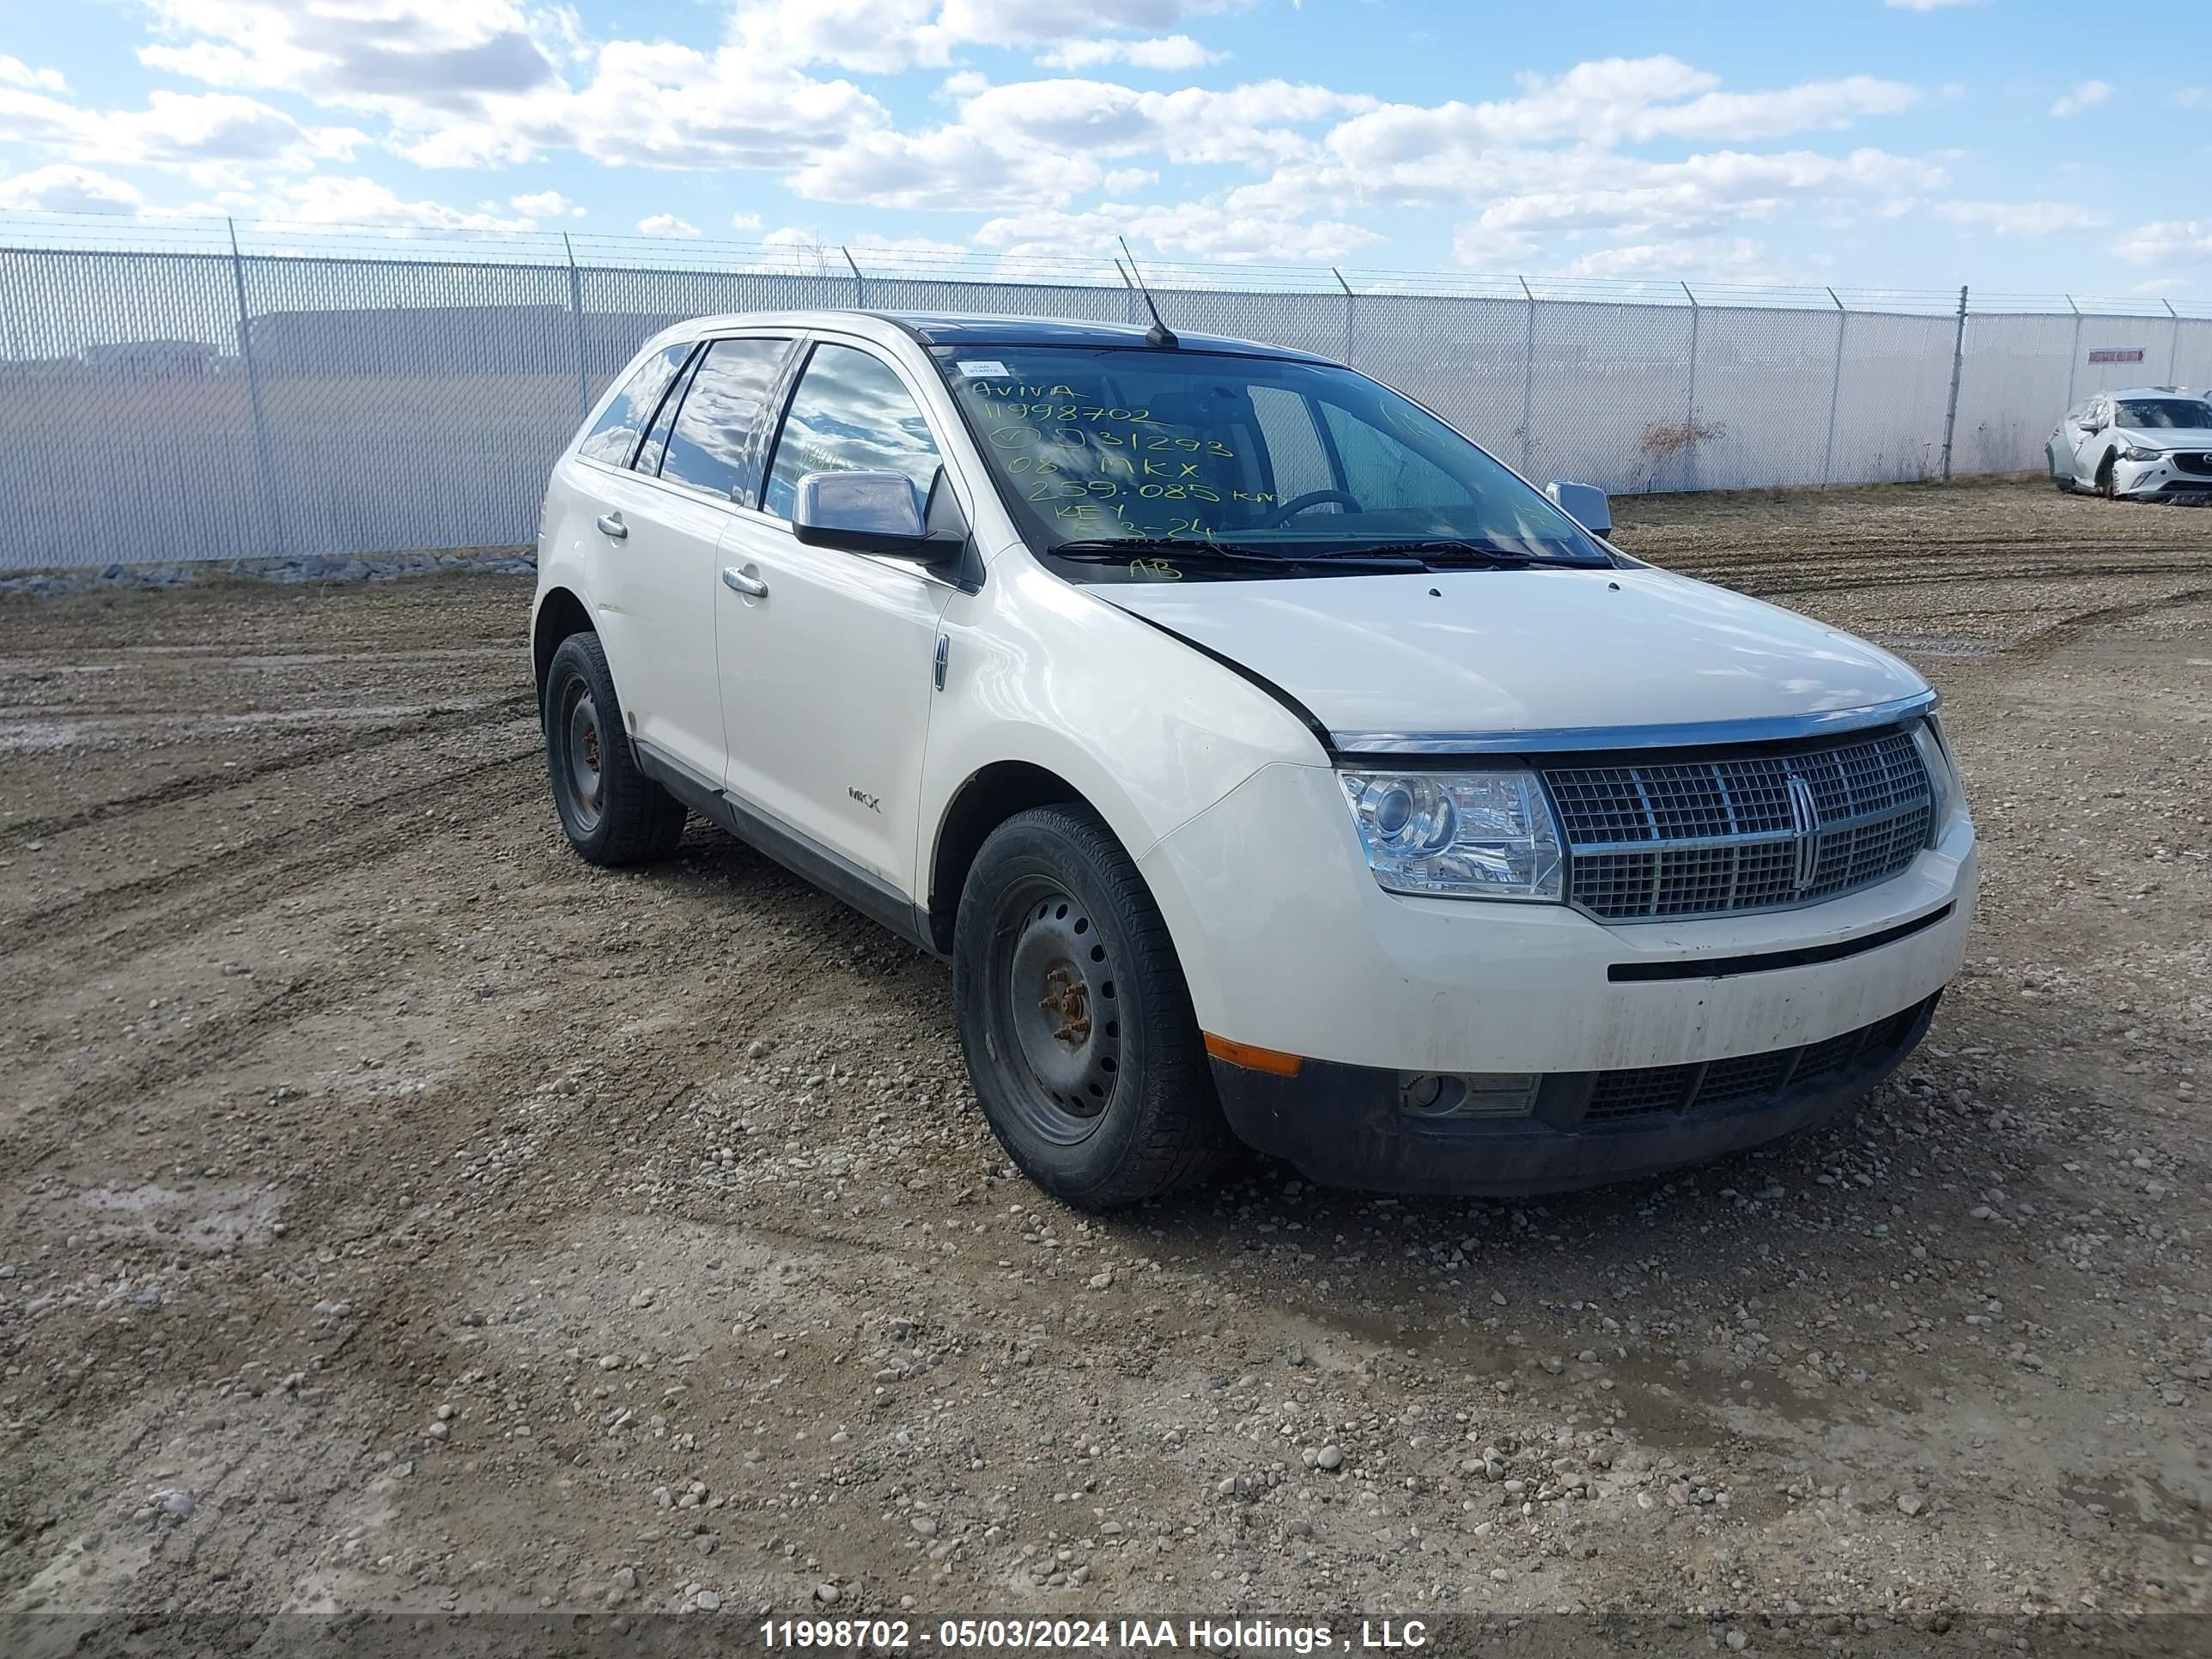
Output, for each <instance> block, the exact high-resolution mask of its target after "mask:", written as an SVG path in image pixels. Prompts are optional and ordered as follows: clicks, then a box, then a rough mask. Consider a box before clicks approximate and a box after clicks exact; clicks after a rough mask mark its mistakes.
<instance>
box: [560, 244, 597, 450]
mask: <svg viewBox="0 0 2212 1659" xmlns="http://www.w3.org/2000/svg"><path fill="white" fill-rule="evenodd" d="M561 246H562V247H563V248H565V249H567V250H568V318H569V320H570V321H571V322H572V323H573V324H574V326H575V334H576V402H577V404H579V405H580V408H579V410H578V411H577V416H576V418H577V419H578V420H581V419H583V417H584V416H586V415H589V414H590V413H591V412H592V360H591V356H590V354H589V353H588V352H586V350H585V349H584V278H583V274H582V273H581V272H580V271H579V270H577V269H576V247H575V244H574V243H573V242H571V241H570V240H568V232H567V231H565V230H564V231H562V233H561Z"/></svg>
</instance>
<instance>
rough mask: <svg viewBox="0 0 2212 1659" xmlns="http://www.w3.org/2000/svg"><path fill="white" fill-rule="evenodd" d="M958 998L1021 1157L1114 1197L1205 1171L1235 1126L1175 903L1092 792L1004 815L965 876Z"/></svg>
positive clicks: (1101, 1198) (982, 1070)
mask: <svg viewBox="0 0 2212 1659" xmlns="http://www.w3.org/2000/svg"><path fill="white" fill-rule="evenodd" d="M952 988H953V1000H954V1001H955V1003H956V1005H957V1010H958V1016H959V1023H960V1042H961V1046H962V1048H963V1049H964V1050H965V1051H966V1054H967V1057H968V1075H969V1079H970V1080H971V1081H973V1083H974V1084H975V1095H976V1098H977V1099H979V1100H980V1101H981V1102H982V1105H983V1115H984V1116H985V1117H986V1118H987V1119H988V1120H989V1121H990V1125H991V1128H992V1132H993V1133H995V1134H996V1135H997V1136H998V1137H999V1144H1000V1146H1004V1147H1005V1148H1006V1155H1007V1156H1008V1157H1009V1158H1012V1160H1013V1161H1014V1164H1015V1166H1016V1167H1017V1168H1018V1169H1019V1170H1021V1171H1022V1173H1023V1174H1024V1175H1026V1176H1028V1177H1029V1178H1030V1180H1031V1181H1033V1182H1036V1184H1037V1185H1038V1186H1040V1187H1042V1188H1044V1189H1045V1190H1046V1191H1047V1192H1048V1193H1051V1194H1054V1196H1055V1197H1057V1198H1060V1199H1064V1200H1066V1201H1067V1202H1068V1203H1070V1204H1076V1205H1080V1206H1084V1207H1085V1208H1086V1209H1107V1208H1110V1207H1112V1206H1115V1205H1119V1204H1133V1203H1135V1202H1137V1201H1138V1200H1141V1199H1146V1198H1153V1197H1157V1196H1158V1195H1159V1194H1162V1193H1165V1192H1168V1191H1170V1190H1171V1189H1172V1188H1176V1187H1180V1186H1184V1185H1187V1184H1188V1183H1191V1182H1196V1181H1198V1180H1200V1179H1202V1178H1203V1177H1204V1176H1206V1175H1207V1174H1208V1173H1210V1172H1211V1171H1212V1169H1213V1168H1214V1167H1215V1165H1216V1164H1217V1163H1218V1160H1219V1158H1220V1156H1221V1153H1222V1152H1223V1151H1224V1149H1225V1146H1227V1144H1228V1140H1229V1132H1228V1127H1227V1125H1226V1123H1225V1121H1224V1120H1223V1118H1222V1115H1221V1103H1220V1100H1219V1098H1218V1097H1217V1096H1216V1095H1215V1093H1214V1091H1213V1075H1212V1071H1211V1070H1210V1069H1209V1067H1208V1066H1207V1063H1206V1047H1205V1040H1204V1038H1203V1037H1202V1036H1200V1032H1199V1029H1198V1021H1197V1018H1196V1017H1195V1016H1194V1015H1193V1013H1192V1012H1191V1006H1190V992H1189V989H1188V987H1187V986H1186V984H1185V982H1184V980H1183V976H1182V963H1179V962H1178V961H1177V960H1176V953H1175V945H1174V944H1173V942H1172V941H1171V940H1170V939H1169V937H1168V930H1167V924H1166V923H1165V922H1164V921H1162V920H1161V918H1160V912H1159V907H1158V906H1157V905H1155V904H1154V903H1153V902H1152V894H1151V893H1150V892H1149V891H1148V890H1146V886H1145V882H1144V878H1143V877H1141V876H1139V874H1138V873H1137V866H1135V865H1134V864H1133V863H1132V862H1131V861H1130V859H1129V855H1128V854H1127V853H1126V852H1125V851H1123V850H1122V848H1121V842H1118V841H1116V840H1115V838H1114V836H1113V834H1112V833H1111V832H1110V831H1109V829H1107V828H1106V826H1105V824H1104V823H1102V822H1101V821H1100V820H1099V818H1098V817H1097V814H1096V813H1094V812H1091V811H1089V810H1088V809H1087V808H1085V807H1080V806H1040V807H1036V808H1035V809H1033V810H1032V811H1027V812H1023V813H1019V814H1018V815H1017V816H1015V817H1011V818H1009V819H1007V820H1006V823H1002V824H1000V826H999V827H998V829H995V830H994V831H993V832H992V834H991V836H990V839H989V840H987V841H986V842H984V843H983V847H982V850H981V852H979V853H978V854H976V856H975V864H974V866H972V867H971V868H970V869H969V872H968V881H967V884H966V886H965V887H964V888H963V889H962V890H961V895H960V911H959V915H958V917H957V921H956V922H955V925H954V933H953V941H952Z"/></svg>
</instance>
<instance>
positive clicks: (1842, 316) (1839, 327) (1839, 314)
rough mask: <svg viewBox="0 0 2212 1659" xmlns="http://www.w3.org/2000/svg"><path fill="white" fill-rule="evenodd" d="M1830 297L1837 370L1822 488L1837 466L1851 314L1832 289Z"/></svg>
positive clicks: (1831, 380)
mask: <svg viewBox="0 0 2212 1659" xmlns="http://www.w3.org/2000/svg"><path fill="white" fill-rule="evenodd" d="M1828 297H1829V299H1831V300H1834V301H1835V305H1836V368H1835V373H1834V374H1832V375H1831V376H1830V377H1829V380H1828V441H1827V443H1826V446H1825V447H1823V448H1822V449H1821V451H1820V488H1821V489H1826V488H1827V487H1828V477H1829V475H1830V474H1831V473H1832V472H1833V471H1835V466H1836V408H1837V405H1838V404H1840V403H1841V402H1842V401H1843V396H1844V325H1845V324H1846V323H1848V322H1850V319H1851V313H1850V312H1848V311H1846V310H1844V302H1843V301H1841V300H1837V299H1836V290H1835V289H1829V290H1828Z"/></svg>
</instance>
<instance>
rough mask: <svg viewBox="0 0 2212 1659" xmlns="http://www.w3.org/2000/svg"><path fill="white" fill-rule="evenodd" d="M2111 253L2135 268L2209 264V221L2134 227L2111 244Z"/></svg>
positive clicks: (2211, 258)
mask: <svg viewBox="0 0 2212 1659" xmlns="http://www.w3.org/2000/svg"><path fill="white" fill-rule="evenodd" d="M2112 252H2114V253H2116V254H2118V256H2119V257H2120V258H2123V259H2125V260H2126V261H2128V263H2129V264H2137V265H2148V264H2158V263H2160V261H2171V262H2173V263H2176V264H2205V263H2208V262H2212V219H2160V220H2155V221H2154V222H2151V223H2149V224H2147V225H2138V226H2136V228H2135V229H2133V230H2131V231H2130V232H2129V233H2128V234H2126V235H2124V236H2123V237H2121V238H2120V240H2118V241H2117V242H2115V243H2113V244H2112Z"/></svg>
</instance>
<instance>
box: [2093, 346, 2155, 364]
mask: <svg viewBox="0 0 2212 1659" xmlns="http://www.w3.org/2000/svg"><path fill="white" fill-rule="evenodd" d="M2142 360H2143V349H2142V347H2141V346H2099V347H2098V348H2097V349H2095V350H2094V351H2092V352H2091V353H2090V354H2089V361H2090V362H2093V363H2139V362H2142Z"/></svg>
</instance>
